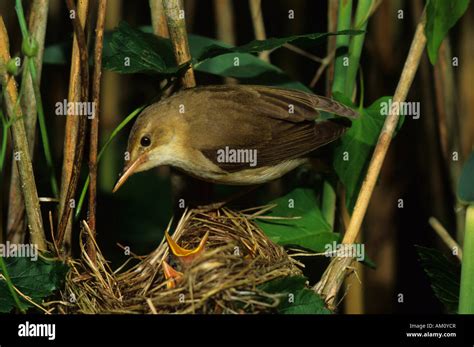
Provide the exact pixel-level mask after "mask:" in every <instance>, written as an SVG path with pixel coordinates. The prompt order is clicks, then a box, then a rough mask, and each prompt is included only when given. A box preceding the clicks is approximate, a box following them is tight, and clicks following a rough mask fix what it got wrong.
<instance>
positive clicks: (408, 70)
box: [343, 14, 426, 243]
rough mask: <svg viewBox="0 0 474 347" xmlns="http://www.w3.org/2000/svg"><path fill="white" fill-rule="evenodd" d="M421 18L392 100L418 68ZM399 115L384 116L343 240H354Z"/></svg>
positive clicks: (398, 99)
mask: <svg viewBox="0 0 474 347" xmlns="http://www.w3.org/2000/svg"><path fill="white" fill-rule="evenodd" d="M425 20H426V19H425V16H424V14H423V16H422V20H421V22H420V23H419V24H418V26H417V29H416V33H415V37H414V38H413V42H412V44H411V47H410V51H409V53H408V57H407V60H406V62H405V66H404V67H403V71H402V74H401V76H400V80H399V82H398V85H397V89H396V90H395V95H394V96H393V103H394V104H399V103H400V102H403V101H404V100H405V99H406V97H407V94H408V91H409V90H410V87H411V84H412V82H413V79H414V78H415V74H416V71H417V70H418V65H419V64H420V60H421V56H422V54H423V50H424V48H425V45H426V37H425V33H424V30H425ZM399 119H400V116H399V114H398V112H393V109H392V110H390V114H389V115H388V116H387V118H386V119H385V123H384V125H383V128H382V132H381V133H380V136H379V139H378V141H377V145H376V147H375V150H374V153H373V155H372V160H371V161H370V165H369V168H368V170H367V175H366V177H365V180H364V182H363V183H362V187H361V189H360V192H359V196H358V197H357V201H356V204H355V207H354V211H353V213H352V218H351V221H350V223H349V227H348V228H347V231H346V234H345V235H344V239H343V242H344V243H354V241H355V239H356V238H357V234H358V233H359V230H360V226H361V224H362V220H363V219H364V216H365V212H366V211H367V207H368V205H369V201H370V197H371V196H372V192H373V191H374V187H375V184H376V182H377V177H378V176H379V173H380V169H381V168H382V164H383V161H384V159H385V155H386V154H387V150H388V147H389V146H390V142H391V140H392V137H393V134H394V133H395V129H396V128H397V125H398V121H399Z"/></svg>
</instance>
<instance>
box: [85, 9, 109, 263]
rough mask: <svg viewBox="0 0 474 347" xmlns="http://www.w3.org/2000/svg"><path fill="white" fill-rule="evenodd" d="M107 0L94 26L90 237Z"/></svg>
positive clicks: (91, 253) (92, 250)
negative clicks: (93, 111)
mask: <svg viewBox="0 0 474 347" xmlns="http://www.w3.org/2000/svg"><path fill="white" fill-rule="evenodd" d="M106 8H107V0H101V1H100V2H99V6H98V15H97V23H96V28H95V33H96V38H95V49H94V76H93V81H92V103H93V104H94V105H95V108H94V110H95V114H94V117H93V118H92V124H91V133H90V148H89V175H90V185H89V226H90V229H91V234H92V237H94V238H95V234H96V221H95V217H96V202H97V201H96V199H97V147H98V143H99V115H100V81H101V74H102V48H103V45H104V25H105V12H106ZM91 242H92V241H91V240H88V245H87V252H88V253H89V257H90V258H91V259H92V261H94V262H95V257H96V254H95V247H93V245H92V244H91Z"/></svg>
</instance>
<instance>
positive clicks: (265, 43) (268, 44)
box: [196, 30, 364, 62]
mask: <svg viewBox="0 0 474 347" xmlns="http://www.w3.org/2000/svg"><path fill="white" fill-rule="evenodd" d="M363 32H364V31H363V30H343V31H340V32H337V33H312V34H305V35H294V36H288V37H279V38H275V37H272V38H268V39H266V40H254V41H251V42H249V43H247V44H245V45H242V46H238V47H223V46H222V45H211V46H209V47H207V48H206V49H205V50H204V51H203V52H202V53H201V54H200V55H198V56H197V57H196V60H197V61H199V62H200V61H204V60H206V59H209V58H213V57H215V56H218V55H222V54H226V53H259V52H262V51H268V50H273V49H276V48H279V47H281V46H283V45H284V44H286V43H292V44H295V45H304V46H308V45H311V46H314V45H316V44H319V43H321V42H322V41H323V40H324V39H326V38H327V37H329V36H334V35H359V34H362V33H363Z"/></svg>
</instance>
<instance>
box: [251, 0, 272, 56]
mask: <svg viewBox="0 0 474 347" xmlns="http://www.w3.org/2000/svg"><path fill="white" fill-rule="evenodd" d="M261 2H262V1H261V0H249V7H250V14H251V15H252V24H253V31H254V33H255V38H256V39H257V40H266V39H267V34H266V32H265V24H264V23H263V15H262V4H261ZM258 56H259V57H260V59H262V60H264V61H266V62H268V63H269V62H270V52H269V51H264V52H260V53H259V55H258Z"/></svg>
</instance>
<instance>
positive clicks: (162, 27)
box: [149, 0, 170, 37]
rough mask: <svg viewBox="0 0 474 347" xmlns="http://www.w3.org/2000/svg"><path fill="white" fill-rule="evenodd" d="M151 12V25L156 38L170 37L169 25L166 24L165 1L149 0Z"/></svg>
mask: <svg viewBox="0 0 474 347" xmlns="http://www.w3.org/2000/svg"><path fill="white" fill-rule="evenodd" d="M149 4H150V10H151V25H152V27H153V33H154V34H155V35H156V36H161V37H169V36H170V33H169V31H168V24H167V23H166V16H165V10H164V8H163V0H149Z"/></svg>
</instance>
